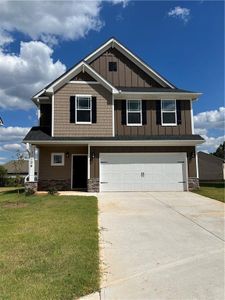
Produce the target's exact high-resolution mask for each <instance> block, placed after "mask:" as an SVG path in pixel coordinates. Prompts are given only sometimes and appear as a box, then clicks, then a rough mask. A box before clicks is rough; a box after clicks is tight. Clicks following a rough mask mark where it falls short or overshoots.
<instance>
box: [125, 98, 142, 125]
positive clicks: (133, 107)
mask: <svg viewBox="0 0 225 300" xmlns="http://www.w3.org/2000/svg"><path fill="white" fill-rule="evenodd" d="M141 103H142V101H141V100H127V125H130V126H140V125H142V105H141Z"/></svg>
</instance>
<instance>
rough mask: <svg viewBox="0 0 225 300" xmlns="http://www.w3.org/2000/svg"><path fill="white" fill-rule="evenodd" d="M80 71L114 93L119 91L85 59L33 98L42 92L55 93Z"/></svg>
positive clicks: (34, 97)
mask: <svg viewBox="0 0 225 300" xmlns="http://www.w3.org/2000/svg"><path fill="white" fill-rule="evenodd" d="M80 72H87V73H88V74H89V75H91V76H92V77H93V78H94V79H95V80H96V81H97V82H98V83H100V84H102V85H103V86H104V87H105V88H106V89H108V90H109V91H111V92H112V93H113V94H115V93H118V90H117V89H116V88H115V87H114V86H112V85H111V84H110V83H109V82H108V81H107V80H105V79H104V78H103V77H102V76H101V75H99V74H98V73H97V72H96V71H95V70H94V69H93V68H91V67H90V66H89V65H88V64H86V63H85V62H84V61H82V62H80V63H79V64H78V65H76V66H74V67H73V68H72V69H71V70H70V71H69V72H66V73H65V74H64V75H62V76H61V77H60V78H59V79H58V80H56V81H54V82H53V83H52V84H50V85H49V86H48V87H47V88H46V89H43V90H42V91H40V92H38V93H37V94H36V95H34V96H33V99H34V100H35V99H37V98H38V97H39V96H40V95H41V94H42V93H44V92H45V93H47V94H48V93H49V94H53V93H54V92H55V91H56V90H58V89H59V88H60V87H61V86H63V85H64V84H65V83H68V82H70V80H72V79H73V78H74V76H76V75H77V74H79V73H80Z"/></svg>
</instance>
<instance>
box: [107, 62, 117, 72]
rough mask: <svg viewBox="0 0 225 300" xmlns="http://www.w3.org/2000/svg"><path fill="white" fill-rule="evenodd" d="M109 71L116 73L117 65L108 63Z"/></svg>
mask: <svg viewBox="0 0 225 300" xmlns="http://www.w3.org/2000/svg"><path fill="white" fill-rule="evenodd" d="M109 71H110V72H116V71H117V63H116V62H114V61H110V62H109Z"/></svg>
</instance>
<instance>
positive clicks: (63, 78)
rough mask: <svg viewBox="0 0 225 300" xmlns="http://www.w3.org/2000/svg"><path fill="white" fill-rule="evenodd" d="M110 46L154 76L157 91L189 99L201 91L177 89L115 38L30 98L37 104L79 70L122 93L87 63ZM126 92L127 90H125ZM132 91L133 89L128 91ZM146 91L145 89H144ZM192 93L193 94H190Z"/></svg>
mask: <svg viewBox="0 0 225 300" xmlns="http://www.w3.org/2000/svg"><path fill="white" fill-rule="evenodd" d="M110 47H115V48H117V49H118V51H120V52H122V53H123V54H124V55H125V56H126V57H127V58H128V59H131V60H132V61H133V62H134V63H135V64H136V65H137V66H138V67H139V68H141V69H142V70H143V71H144V72H145V73H147V74H148V75H149V76H151V77H152V78H154V79H155V80H156V81H157V82H159V83H160V84H161V85H162V86H163V87H162V90H160V89H158V91H157V92H159V93H163V92H164V93H165V92H169V91H171V92H177V93H179V92H180V93H185V94H188V93H189V96H190V99H191V100H195V99H197V98H198V97H199V96H200V95H201V93H195V92H188V91H184V90H179V89H178V88H176V87H175V86H174V85H173V84H172V83H170V82H169V81H168V80H166V79H165V78H164V77H163V76H162V75H160V74H159V73H157V72H156V71H155V70H153V69H152V68H151V67H150V66H148V65H147V64H146V63H145V62H144V61H143V60H141V59H140V58H139V57H138V56H136V55H135V54H133V53H132V52H131V51H130V50H128V49H127V48H126V47H124V46H123V45H122V44H121V43H119V42H118V41H117V40H116V39H115V38H111V39H109V40H108V41H107V42H105V43H104V44H103V45H102V46H100V47H99V48H98V49H96V50H95V51H94V52H92V53H91V54H89V55H88V56H86V57H85V58H84V59H83V60H81V61H80V62H78V63H77V64H76V65H74V66H73V67H71V68H70V69H68V70H67V71H66V72H64V73H63V74H62V75H61V76H59V77H58V78H56V79H55V80H54V81H52V82H51V83H49V84H48V85H47V86H45V88H43V89H42V90H40V91H39V92H37V93H36V94H35V95H34V96H33V97H32V100H33V101H34V102H35V103H36V104H37V100H38V98H39V97H43V99H44V98H46V96H47V97H48V95H50V94H52V93H53V91H54V90H55V89H56V88H59V87H60V86H62V85H63V84H65V83H67V82H69V80H71V79H72V78H73V77H74V76H76V75H77V74H78V73H79V72H87V73H88V74H89V75H91V76H92V77H93V78H94V79H95V80H96V81H97V82H99V83H101V84H102V85H103V86H105V88H107V89H108V90H110V91H111V92H112V93H113V94H119V93H121V92H122V93H124V92H125V91H122V89H121V88H120V89H118V88H117V87H114V86H113V85H112V84H111V83H110V82H108V81H107V80H106V79H105V78H103V77H102V76H101V75H100V74H99V73H98V72H96V71H95V70H94V69H93V68H92V67H91V66H90V65H89V63H90V62H91V61H92V60H94V59H95V58H97V57H98V56H99V55H101V53H103V52H104V51H106V50H107V49H109V48H110ZM126 92H128V91H126ZM130 92H133V91H130ZM146 92H147V91H146ZM151 92H153V90H151V91H148V93H151ZM155 92H156V91H155ZM192 94H193V95H192Z"/></svg>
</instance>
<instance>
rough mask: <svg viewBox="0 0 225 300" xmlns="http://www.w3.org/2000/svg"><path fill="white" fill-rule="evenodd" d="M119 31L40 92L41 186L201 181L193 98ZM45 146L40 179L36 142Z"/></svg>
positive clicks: (30, 139) (93, 187) (33, 137)
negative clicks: (123, 39) (130, 45)
mask: <svg viewBox="0 0 225 300" xmlns="http://www.w3.org/2000/svg"><path fill="white" fill-rule="evenodd" d="M200 95H201V94H200V93H196V92H191V91H186V90H182V89H179V88H177V87H176V86H174V85H173V84H172V83H170V82H169V81H168V80H167V79H165V78H164V77H162V76H161V75H160V74H159V73H157V72H156V71H155V70H153V69H152V68H151V67H149V66H148V65H147V64H146V63H144V62H143V61H142V60H141V59H140V58H139V57H137V56H136V55H134V54H133V53H132V52H131V51H130V50H128V49H127V48H126V47H124V46H123V45H122V44H121V43H119V42H118V41H117V40H116V39H114V38H112V39H110V40H109V41H107V42H106V43H105V44H103V45H102V46H101V47H99V48H98V49H97V50H96V51H94V52H93V53H91V54H90V55H88V56H87V57H85V58H84V59H83V60H82V61H81V62H79V63H78V64H77V65H75V66H74V67H72V68H71V69H69V70H68V71H67V72H65V73H64V74H63V75H61V76H60V77H59V78H57V79H56V80H54V81H53V82H52V83H50V84H49V85H47V86H46V87H45V88H43V89H42V90H41V91H40V92H39V93H37V94H36V95H35V96H33V98H32V99H33V101H34V103H35V104H36V105H37V107H38V111H39V126H38V127H33V128H32V129H31V130H30V132H29V133H28V134H27V135H26V137H25V138H24V143H27V145H28V149H29V151H30V168H29V176H28V182H27V183H26V184H27V185H37V187H38V189H39V190H47V189H48V188H49V187H52V186H54V187H55V188H57V189H58V190H87V191H91V192H93V191H95V192H96V191H101V192H105V191H185V190H188V189H189V188H193V187H194V186H198V170H197V169H198V167H197V159H196V149H195V148H196V145H197V144H200V143H203V142H204V140H203V139H202V138H201V137H200V136H199V135H195V134H194V129H193V113H192V102H193V101H194V100H196V99H197V98H198V97H199V96H200ZM35 147H36V148H38V153H39V167H38V180H37V182H35V180H34V179H35V177H34V172H35V170H34V163H33V161H34V148H35Z"/></svg>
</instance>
